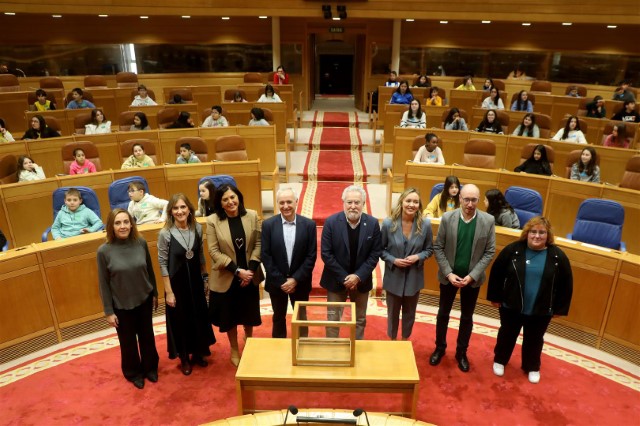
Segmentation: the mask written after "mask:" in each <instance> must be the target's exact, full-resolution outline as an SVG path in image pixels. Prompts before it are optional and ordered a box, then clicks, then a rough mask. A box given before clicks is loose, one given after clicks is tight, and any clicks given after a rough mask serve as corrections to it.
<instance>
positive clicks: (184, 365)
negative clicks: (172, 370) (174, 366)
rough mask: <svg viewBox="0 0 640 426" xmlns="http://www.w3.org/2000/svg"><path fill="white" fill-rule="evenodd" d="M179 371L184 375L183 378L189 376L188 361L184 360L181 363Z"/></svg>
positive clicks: (189, 367) (189, 366) (189, 365)
mask: <svg viewBox="0 0 640 426" xmlns="http://www.w3.org/2000/svg"><path fill="white" fill-rule="evenodd" d="M180 370H181V371H182V374H184V375H185V376H188V375H189V374H191V364H189V361H188V360H186V359H184V360H182V361H181V363H180Z"/></svg>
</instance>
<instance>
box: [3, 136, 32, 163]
mask: <svg viewBox="0 0 640 426" xmlns="http://www.w3.org/2000/svg"><path fill="white" fill-rule="evenodd" d="M11 134H13V132H11ZM26 153H27V142H26V141H21V140H16V141H15V142H11V143H0V158H2V157H4V156H5V155H13V156H14V157H16V160H18V157H19V156H21V155H25V154H26Z"/></svg>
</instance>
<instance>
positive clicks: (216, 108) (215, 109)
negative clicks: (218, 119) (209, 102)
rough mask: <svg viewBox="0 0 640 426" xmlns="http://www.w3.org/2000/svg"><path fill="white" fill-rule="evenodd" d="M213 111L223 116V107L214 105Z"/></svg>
mask: <svg viewBox="0 0 640 426" xmlns="http://www.w3.org/2000/svg"><path fill="white" fill-rule="evenodd" d="M211 111H212V112H213V111H218V114H222V107H221V106H220V105H214V106H212V107H211Z"/></svg>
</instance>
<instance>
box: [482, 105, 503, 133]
mask: <svg viewBox="0 0 640 426" xmlns="http://www.w3.org/2000/svg"><path fill="white" fill-rule="evenodd" d="M476 132H481V133H493V134H496V135H504V132H503V131H502V125H501V124H500V122H499V121H498V115H497V114H496V111H495V110H493V109H490V110H489V111H487V112H486V113H485V114H484V118H483V119H482V121H481V122H480V124H478V127H476Z"/></svg>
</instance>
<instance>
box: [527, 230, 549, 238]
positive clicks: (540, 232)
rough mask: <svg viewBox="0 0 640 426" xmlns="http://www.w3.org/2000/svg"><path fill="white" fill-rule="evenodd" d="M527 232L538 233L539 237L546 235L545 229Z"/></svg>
mask: <svg viewBox="0 0 640 426" xmlns="http://www.w3.org/2000/svg"><path fill="white" fill-rule="evenodd" d="M529 234H531V235H540V236H541V237H544V236H545V235H547V231H529Z"/></svg>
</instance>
